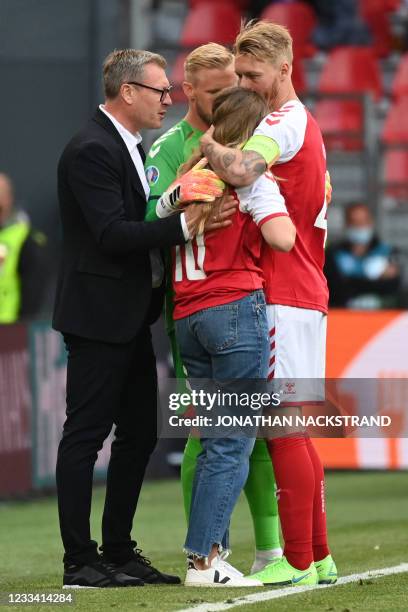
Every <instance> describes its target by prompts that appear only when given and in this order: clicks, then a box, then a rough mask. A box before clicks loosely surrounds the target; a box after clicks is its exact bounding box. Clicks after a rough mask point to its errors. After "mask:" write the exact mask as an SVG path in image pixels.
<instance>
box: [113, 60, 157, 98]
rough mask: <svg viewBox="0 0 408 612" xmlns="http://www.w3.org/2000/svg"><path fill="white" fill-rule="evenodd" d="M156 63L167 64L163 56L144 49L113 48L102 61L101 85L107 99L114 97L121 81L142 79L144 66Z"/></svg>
mask: <svg viewBox="0 0 408 612" xmlns="http://www.w3.org/2000/svg"><path fill="white" fill-rule="evenodd" d="M147 64H157V65H158V66H160V68H163V69H164V68H165V67H166V65H167V62H166V60H165V59H164V57H162V56H161V55H159V54H158V53H151V51H145V50H144V49H115V50H114V51H112V53H109V55H108V56H107V57H106V59H105V61H104V63H103V85H104V90H105V96H106V98H107V99H113V98H116V96H117V95H118V93H119V90H120V86H121V85H122V83H126V82H127V81H139V80H141V79H143V73H144V67H145V66H146V65H147Z"/></svg>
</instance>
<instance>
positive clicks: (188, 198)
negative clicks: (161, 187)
mask: <svg viewBox="0 0 408 612" xmlns="http://www.w3.org/2000/svg"><path fill="white" fill-rule="evenodd" d="M206 162H207V160H205V163H206ZM202 163H204V160H201V161H200V162H199V164H202ZM197 166H198V164H197ZM197 166H195V167H194V168H192V169H191V170H190V171H189V172H187V173H186V174H183V176H180V177H179V178H177V179H176V180H175V181H174V182H173V183H172V184H171V185H170V187H169V188H168V189H167V191H165V193H163V195H162V196H161V198H160V199H159V200H158V202H157V205H156V213H157V216H158V217H161V218H162V217H168V216H169V215H170V214H172V213H173V212H175V211H177V210H178V209H179V208H180V206H183V204H186V203H187V202H213V201H214V200H215V199H216V198H219V197H220V196H221V195H222V192H223V190H224V187H225V184H224V183H223V181H222V180H221V179H219V178H218V176H217V175H216V174H215V173H214V172H213V171H212V170H209V169H203V168H200V167H197Z"/></svg>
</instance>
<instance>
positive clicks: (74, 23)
mask: <svg viewBox="0 0 408 612" xmlns="http://www.w3.org/2000/svg"><path fill="white" fill-rule="evenodd" d="M355 6H356V8H357V9H358V15H359V17H360V18H361V20H362V22H363V23H365V24H366V26H367V28H368V31H369V37H370V38H369V39H368V40H367V41H366V42H367V44H366V45H364V46H362V45H355V44H354V45H353V44H348V45H341V46H334V47H333V48H332V49H331V50H327V49H325V50H324V49H322V48H318V47H317V46H315V45H314V44H313V42H312V41H313V31H314V29H315V28H316V26H317V25H318V19H317V16H316V14H315V13H314V12H313V9H312V7H311V6H310V5H309V4H308V3H306V2H273V3H271V4H269V5H268V3H266V2H249V1H245V0H237V1H233V0H220V1H217V2H215V1H213V0H191V2H183V1H181V0H163V1H161V2H151V1H149V0H110V1H109V2H104V1H102V0H71V1H70V2H69V3H67V2H64V1H63V0H38V1H36V2H30V1H28V0H1V2H0V73H1V76H2V91H3V95H2V96H0V113H1V116H2V117H3V122H2V136H1V142H2V146H1V149H0V169H1V171H2V172H6V173H7V174H9V175H10V176H11V177H12V179H13V181H14V183H15V186H16V192H17V206H18V207H19V208H22V209H24V210H25V211H26V212H27V213H28V214H29V216H30V218H31V221H32V224H33V226H34V227H37V228H40V229H42V230H43V231H44V232H45V233H46V235H47V236H48V239H49V243H50V257H51V259H52V260H56V257H54V255H56V256H57V255H58V247H59V239H60V234H59V229H58V228H59V221H58V208H57V203H56V164H57V160H58V157H59V155H60V152H61V150H62V148H63V146H64V144H65V143H66V142H67V141H68V139H69V138H70V137H71V135H72V134H73V133H74V132H75V131H76V130H77V128H78V126H80V125H82V124H83V123H84V122H85V121H86V119H87V117H88V116H89V115H90V114H91V113H92V111H93V109H94V108H95V107H96V106H97V104H98V103H99V102H100V101H101V100H102V89H101V78H100V68H101V64H102V61H103V59H104V57H105V56H106V54H107V53H108V52H109V51H110V50H111V49H112V48H119V47H125V46H133V47H137V48H150V49H152V50H155V51H158V52H160V53H162V54H163V55H165V57H166V58H167V59H168V63H169V69H168V73H169V77H170V81H171V82H172V83H173V85H174V86H175V89H174V95H172V99H173V106H172V107H171V109H170V111H169V112H168V114H167V116H166V120H165V123H164V125H163V127H162V129H161V131H162V132H163V131H165V130H166V129H168V128H169V127H170V126H171V125H173V124H174V123H175V122H176V121H178V120H179V119H180V118H181V117H182V116H183V114H184V112H185V100H184V95H183V92H182V90H181V81H182V78H183V70H182V67H183V61H184V57H185V55H186V53H188V51H189V50H191V49H192V48H194V47H195V46H198V45H200V44H204V43H206V42H208V41H210V40H213V41H216V42H220V43H223V44H226V45H230V44H231V43H232V42H233V40H234V37H235V34H236V32H237V30H238V28H239V24H240V20H241V18H242V17H245V16H252V15H253V14H254V12H256V11H258V13H257V14H258V16H260V17H265V18H270V19H272V20H276V21H279V22H281V23H284V24H286V25H287V26H288V27H289V28H290V30H291V33H292V36H293V38H294V48H295V63H294V66H295V69H294V82H295V86H296V89H297V91H298V92H299V94H300V95H301V98H302V100H303V101H304V102H305V103H306V104H307V105H308V106H309V107H310V108H311V109H312V112H314V114H315V116H316V117H317V119H318V121H319V124H320V126H321V128H322V131H323V135H324V139H325V144H326V148H327V152H328V167H329V169H330V172H331V175H332V183H333V185H334V198H333V203H332V204H331V205H330V209H329V214H328V226H329V244H330V243H331V242H332V241H333V240H335V239H336V238H338V237H340V236H341V234H342V231H343V214H342V211H343V207H344V205H345V204H346V203H347V202H349V201H356V200H358V201H363V202H367V203H368V204H369V206H370V208H371V210H372V211H373V213H374V215H375V218H376V223H377V228H378V229H379V233H380V236H381V238H383V239H384V240H385V241H387V242H390V243H391V244H392V245H393V246H395V247H397V248H398V250H399V256H400V260H401V265H402V270H403V277H404V281H403V282H404V286H405V287H406V286H407V284H408V265H407V262H408V241H407V238H406V236H407V233H408V206H407V204H408V123H407V121H406V119H405V118H406V114H407V113H406V111H407V109H408V52H407V49H408V46H407V45H408V42H407V41H408V35H407V28H408V5H407V4H406V3H405V2H403V1H400V0H356V3H355ZM345 40H347V36H346V38H345ZM159 134H160V132H154V131H151V132H150V133H147V134H145V140H144V143H145V149H146V150H147V149H148V147H149V145H150V144H151V142H152V141H153V139H155V138H157V137H158V136H159ZM55 272H56V269H55V266H54V267H51V270H47V278H44V283H46V284H47V287H48V299H47V300H46V301H45V304H44V307H43V313H42V317H41V321H34V322H32V323H29V324H28V325H20V326H16V327H15V326H11V327H10V326H8V327H2V328H0V339H1V341H0V381H1V388H2V396H1V397H2V400H1V405H0V419H1V423H2V427H1V429H0V459H1V461H2V465H3V466H4V467H5V468H6V466H10V467H11V466H13V472H11V471H10V470H9V469H7V468H6V469H2V470H1V472H0V496H7V495H13V494H21V493H23V492H27V491H30V490H31V489H32V488H34V489H36V488H40V489H41V488H42V487H43V486H50V485H52V484H53V478H54V476H53V469H54V459H55V453H56V448H57V444H58V437H59V432H60V428H61V424H62V422H63V413H64V412H63V411H64V376H65V369H64V368H65V353H64V349H63V345H62V343H61V340H60V338H59V336H58V335H57V334H54V332H52V331H51V330H50V328H49V323H48V321H49V314H50V309H51V307H52V296H53V288H54V281H55ZM155 339H156V346H157V351H158V357H159V372H160V373H161V374H162V375H165V374H166V373H167V371H168V367H169V364H168V345H167V342H166V338H165V335H164V333H163V329H162V326H161V325H160V324H159V325H157V326H156V327H155ZM407 341H408V315H406V314H405V313H404V311H390V312H388V313H387V312H384V311H381V312H380V311H379V312H377V313H376V312H372V311H371V312H369V313H367V312H361V313H360V314H359V313H358V312H355V311H353V312H351V311H343V312H334V311H333V312H332V313H331V314H330V316H329V344H328V362H327V366H328V376H332V377H361V378H369V377H372V378H376V377H378V376H381V377H383V378H387V377H388V378H395V377H397V378H398V377H400V378H401V377H406V376H407V374H408V357H407V354H406V350H404V347H406V345H407ZM379 354H380V355H381V356H382V357H384V358H383V359H378V355H379ZM405 399H406V398H405ZM403 404H404V401H402V404H401V401H400V403H399V405H396V406H394V409H395V410H397V411H399V412H401V411H403V410H404V405H403ZM402 417H403V418H402V420H401V425H400V430H399V431H394V432H393V433H394V434H395V435H396V436H397V435H399V434H400V433H401V431H402V430H403V428H404V422H403V421H404V418H405V417H404V415H402ZM379 435H380V434H379ZM319 445H320V446H319V448H320V451H321V453H322V456H323V458H324V461H325V463H326V466H328V467H335V468H381V469H385V468H390V467H391V468H403V467H407V466H408V442H407V441H406V439H404V438H401V439H399V440H397V441H393V442H390V441H387V440H384V439H370V440H365V441H360V442H358V441H344V440H342V441H338V442H335V441H334V440H323V441H321V442H320V443H319ZM180 450H181V447H180V443H177V444H172V443H170V442H169V441H162V442H161V444H160V446H159V449H158V451H157V453H156V455H155V457H154V459H153V460H152V463H151V466H150V475H151V476H154V477H158V476H174V474H175V473H176V472H175V471H174V470H173V469H172V468H171V464H172V463H173V464H177V462H178V460H179V457H180ZM106 457H107V455H106V453H105V454H104V453H102V454H101V457H100V462H99V465H100V466H101V471H100V472H98V473H99V474H101V475H103V467H104V465H106Z"/></svg>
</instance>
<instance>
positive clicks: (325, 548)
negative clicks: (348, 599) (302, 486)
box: [306, 438, 330, 561]
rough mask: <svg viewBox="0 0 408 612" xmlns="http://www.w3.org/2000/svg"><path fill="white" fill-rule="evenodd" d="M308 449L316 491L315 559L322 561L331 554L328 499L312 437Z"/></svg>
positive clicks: (307, 441) (314, 522) (314, 516)
mask: <svg viewBox="0 0 408 612" xmlns="http://www.w3.org/2000/svg"><path fill="white" fill-rule="evenodd" d="M306 445H307V450H308V452H309V457H310V460H311V462H312V464H313V469H314V476H315V491H314V500H313V559H314V561H321V560H322V559H324V558H325V557H327V555H329V554H330V551H329V545H328V543H327V525H326V501H325V491H324V470H323V464H322V462H321V459H320V457H319V455H318V454H317V451H316V449H315V447H314V446H313V443H312V441H311V440H310V438H306Z"/></svg>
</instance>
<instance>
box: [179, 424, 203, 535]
mask: <svg viewBox="0 0 408 612" xmlns="http://www.w3.org/2000/svg"><path fill="white" fill-rule="evenodd" d="M201 451H202V446H201V442H200V440H199V439H198V438H192V437H191V436H190V437H189V439H188V440H187V444H186V446H185V448H184V455H183V461H182V463H181V487H182V490H183V501H184V512H185V515H186V521H187V524H188V519H189V517H190V506H191V497H192V493H193V482H194V474H195V470H196V464H197V457H198V455H199V454H200V453H201Z"/></svg>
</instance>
